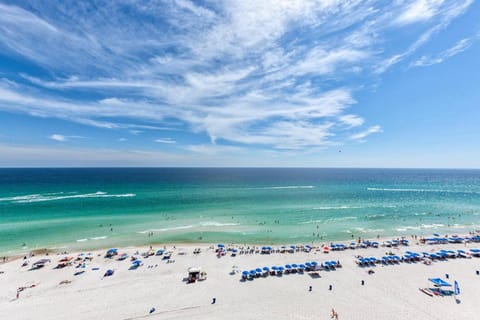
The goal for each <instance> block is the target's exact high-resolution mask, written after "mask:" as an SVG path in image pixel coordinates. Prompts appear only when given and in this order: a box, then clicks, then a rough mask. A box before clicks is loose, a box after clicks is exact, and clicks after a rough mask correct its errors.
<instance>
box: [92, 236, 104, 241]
mask: <svg viewBox="0 0 480 320" xmlns="http://www.w3.org/2000/svg"><path fill="white" fill-rule="evenodd" d="M103 239H107V236H100V237H93V238H90V240H103Z"/></svg>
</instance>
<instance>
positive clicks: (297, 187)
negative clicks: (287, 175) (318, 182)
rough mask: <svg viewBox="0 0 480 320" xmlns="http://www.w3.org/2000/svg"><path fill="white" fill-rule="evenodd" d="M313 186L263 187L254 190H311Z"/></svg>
mask: <svg viewBox="0 0 480 320" xmlns="http://www.w3.org/2000/svg"><path fill="white" fill-rule="evenodd" d="M313 188H315V187H314V186H275V187H264V188H256V189H272V190H275V189H313Z"/></svg>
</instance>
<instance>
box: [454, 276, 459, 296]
mask: <svg viewBox="0 0 480 320" xmlns="http://www.w3.org/2000/svg"><path fill="white" fill-rule="evenodd" d="M453 284H454V288H455V289H454V292H455V295H456V296H458V295H459V294H460V287H459V286H458V282H457V280H455V281H454V282H453Z"/></svg>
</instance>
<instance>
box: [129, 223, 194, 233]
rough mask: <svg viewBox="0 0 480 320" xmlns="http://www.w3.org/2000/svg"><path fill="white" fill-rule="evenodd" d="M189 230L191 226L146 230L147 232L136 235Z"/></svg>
mask: <svg viewBox="0 0 480 320" xmlns="http://www.w3.org/2000/svg"><path fill="white" fill-rule="evenodd" d="M191 228H193V225H188V226H178V227H171V228H162V229H148V230H144V231H140V232H138V233H142V234H145V233H150V232H167V231H175V230H183V229H191Z"/></svg>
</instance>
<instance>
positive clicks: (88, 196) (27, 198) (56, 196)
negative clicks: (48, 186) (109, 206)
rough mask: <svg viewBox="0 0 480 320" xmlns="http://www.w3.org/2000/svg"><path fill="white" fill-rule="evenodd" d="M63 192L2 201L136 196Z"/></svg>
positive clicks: (21, 201)
mask: <svg viewBox="0 0 480 320" xmlns="http://www.w3.org/2000/svg"><path fill="white" fill-rule="evenodd" d="M60 194H63V192H56V193H45V194H29V195H24V196H15V197H6V198H0V201H11V202H13V203H32V202H44V201H56V200H64V199H79V198H123V197H135V196H136V194H134V193H124V194H108V193H106V192H103V191H97V192H95V193H84V194H70V193H69V195H63V196H60Z"/></svg>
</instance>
